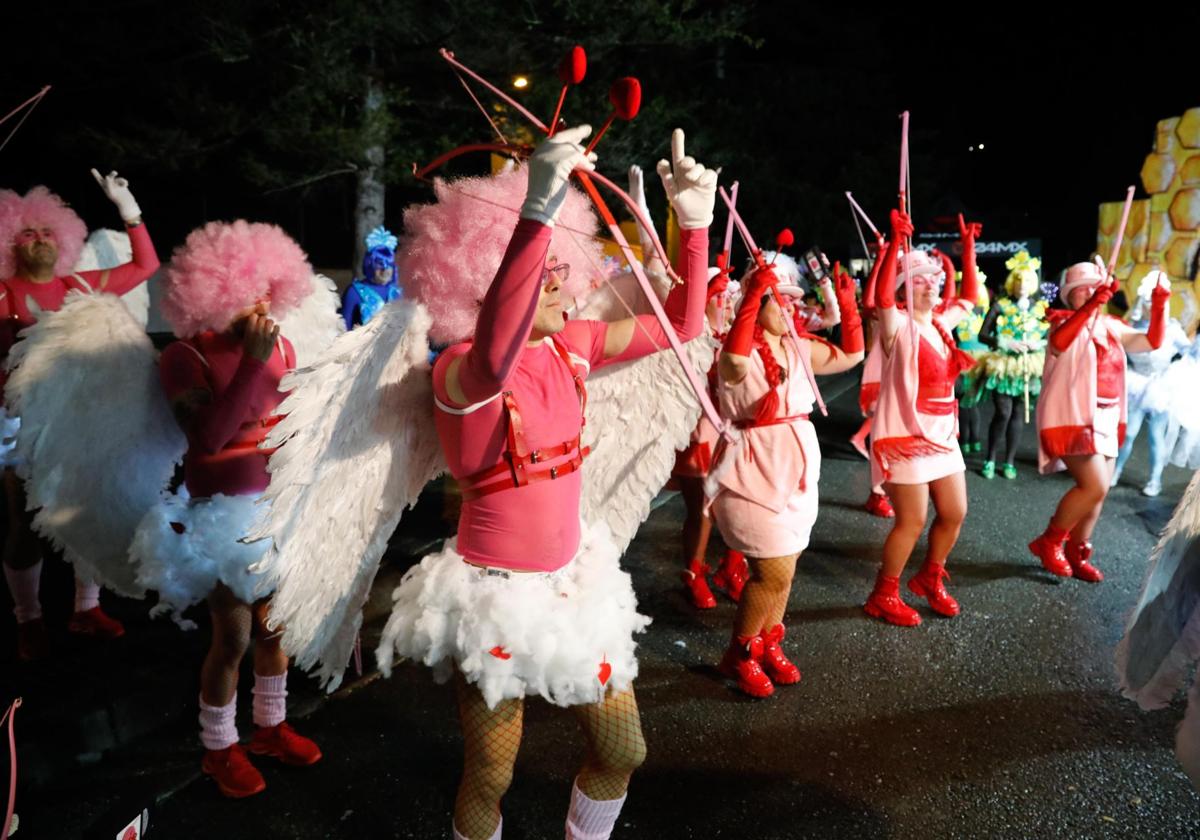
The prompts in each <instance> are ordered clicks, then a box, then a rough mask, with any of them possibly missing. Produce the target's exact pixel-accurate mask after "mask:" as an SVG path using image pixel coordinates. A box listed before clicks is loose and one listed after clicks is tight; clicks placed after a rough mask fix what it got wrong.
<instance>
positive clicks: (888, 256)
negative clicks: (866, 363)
mask: <svg viewBox="0 0 1200 840" xmlns="http://www.w3.org/2000/svg"><path fill="white" fill-rule="evenodd" d="M891 222H892V235H891V237H890V238H889V239H888V246H887V251H885V252H884V255H883V257H882V258H881V260H882V262H883V268H882V269H880V271H879V280H878V285H877V286H876V289H875V307H876V309H877V311H878V312H879V324H880V327H881V328H882V329H883V336H882V338H883V349H884V351H885V352H891V349H892V343H893V342H894V341H895V340H896V333H897V332H899V330H900V327H901V324H902V323H903V318H902V317H901V316H900V313H899V312H897V311H896V264H897V256H898V254H899V251H900V242H901V241H903V240H906V239H908V237H910V236H912V231H913V227H912V222H910V221H909V219H908V216H907V215H906V214H904V213H901V212H900V211H899V210H893V211H892V212H891Z"/></svg>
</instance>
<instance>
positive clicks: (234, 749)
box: [200, 744, 267, 799]
mask: <svg viewBox="0 0 1200 840" xmlns="http://www.w3.org/2000/svg"><path fill="white" fill-rule="evenodd" d="M200 769H201V770H202V771H204V775H206V776H212V778H213V781H214V782H216V783H217V790H219V791H221V793H222V794H224V795H225V796H228V797H229V798H230V799H243V798H245V797H247V796H253V795H254V794H256V793H262V792H263V791H264V790H266V787H267V783H266V782H265V781H264V780H263V777H262V773H259V772H258V770H257V768H255V766H254V765H253V764H251V763H250V758H249V757H248V756H247V755H246V751H245V750H244V749H242V745H241V744H234V745H233V746H230V747H226V748H225V749H223V750H205V752H204V760H203V761H201V762H200Z"/></svg>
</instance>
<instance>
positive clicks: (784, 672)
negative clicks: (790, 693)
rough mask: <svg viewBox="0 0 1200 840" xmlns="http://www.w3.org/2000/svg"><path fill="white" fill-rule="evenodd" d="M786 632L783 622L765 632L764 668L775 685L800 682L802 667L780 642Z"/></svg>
mask: <svg viewBox="0 0 1200 840" xmlns="http://www.w3.org/2000/svg"><path fill="white" fill-rule="evenodd" d="M784 633H785V629H784V626H783V625H782V624H776V625H775V626H774V627H772V628H770V629H768V630H767V631H766V632H765V633H763V656H762V665H763V670H764V671H766V672H767V676H768V677H770V679H771V682H773V683H775V685H795V684H796V683H798V682H800V669H799V668H797V667H796V666H795V665H794V664H793V663H792V661H791V660H790V659H788V658H787V656H786V655H784V652H783V646H782V645H781V644H780V643H781V642H782V641H783V636H784Z"/></svg>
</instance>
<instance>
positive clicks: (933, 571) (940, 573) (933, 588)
mask: <svg viewBox="0 0 1200 840" xmlns="http://www.w3.org/2000/svg"><path fill="white" fill-rule="evenodd" d="M943 580H950V573H949V572H947V571H946V565H945V564H944V563H934V562H933V561H931V560H926V561H925V565H924V566H922V567H921V571H919V572H917V573H916V574H915V575H913V576H912V577H911V578H909V580H908V591H909V592H911V593H913V594H914V595H919V596H920V597H922V598H925V599H926V600H928V601H929V608H930V609H931V610H933V611H934V612H935V613H937V614H938V615H944V616H946V617H947V618H954V616H956V615H958V601H955V600H954V598H952V597H951V596H950V593H949V592H947V591H946V587H945V586H944V585H943V584H942V581H943Z"/></svg>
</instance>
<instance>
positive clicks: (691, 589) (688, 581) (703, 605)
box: [680, 560, 717, 610]
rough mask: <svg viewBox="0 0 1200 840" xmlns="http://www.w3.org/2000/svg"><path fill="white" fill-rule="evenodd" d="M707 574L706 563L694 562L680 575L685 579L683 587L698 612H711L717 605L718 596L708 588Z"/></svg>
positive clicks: (701, 561)
mask: <svg viewBox="0 0 1200 840" xmlns="http://www.w3.org/2000/svg"><path fill="white" fill-rule="evenodd" d="M707 574H708V566H707V565H706V564H705V562H704V561H703V560H693V561H692V562H691V563H688V567H687V568H686V569H684V570H683V572H682V573H681V575H680V577H682V578H683V586H684V588H685V589H687V591H688V596H689V597H690V598H691V599H692V606H693V607H695V608H696V609H698V610H711V609H712V608H713V607H715V606H716V605H717V599H716V596H714V595H713V594H712V590H711V589H709V588H708V579H707V578H706V577H705V575H707Z"/></svg>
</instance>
